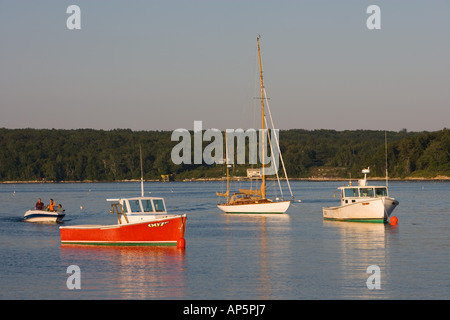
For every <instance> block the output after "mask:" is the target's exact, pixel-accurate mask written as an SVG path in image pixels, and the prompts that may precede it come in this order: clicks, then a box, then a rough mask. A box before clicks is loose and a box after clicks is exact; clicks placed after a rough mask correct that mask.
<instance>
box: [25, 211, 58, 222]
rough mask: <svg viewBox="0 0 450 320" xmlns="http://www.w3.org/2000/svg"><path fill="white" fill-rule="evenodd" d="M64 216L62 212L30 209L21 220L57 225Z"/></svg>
mask: <svg viewBox="0 0 450 320" xmlns="http://www.w3.org/2000/svg"><path fill="white" fill-rule="evenodd" d="M65 215H66V214H65V213H64V212H57V211H47V210H36V209H31V210H28V211H27V212H25V215H24V217H23V220H24V221H26V222H47V223H59V222H61V221H62V220H63V218H64V216H65Z"/></svg>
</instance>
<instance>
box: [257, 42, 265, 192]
mask: <svg viewBox="0 0 450 320" xmlns="http://www.w3.org/2000/svg"><path fill="white" fill-rule="evenodd" d="M259 38H260V36H259V35H258V37H257V39H256V40H257V43H258V57H259V79H260V83H261V129H262V134H261V145H262V147H261V151H262V157H261V158H262V159H261V161H262V182H261V197H262V198H263V199H265V198H266V175H265V168H264V167H265V152H266V149H265V143H264V138H265V132H264V83H263V71H262V64H261V50H260V47H259Z"/></svg>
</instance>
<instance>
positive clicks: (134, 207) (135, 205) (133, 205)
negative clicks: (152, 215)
mask: <svg viewBox="0 0 450 320" xmlns="http://www.w3.org/2000/svg"><path fill="white" fill-rule="evenodd" d="M129 204H130V209H131V212H141V206H140V205H139V200H130V201H129Z"/></svg>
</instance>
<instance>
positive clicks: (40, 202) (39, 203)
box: [35, 198, 44, 210]
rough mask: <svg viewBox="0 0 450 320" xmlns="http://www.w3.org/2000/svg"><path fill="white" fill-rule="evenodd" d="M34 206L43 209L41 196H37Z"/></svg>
mask: <svg viewBox="0 0 450 320" xmlns="http://www.w3.org/2000/svg"><path fill="white" fill-rule="evenodd" d="M35 208H36V210H42V209H44V203H43V202H42V201H41V198H39V199H38V202H36V205H35Z"/></svg>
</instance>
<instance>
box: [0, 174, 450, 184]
mask: <svg viewBox="0 0 450 320" xmlns="http://www.w3.org/2000/svg"><path fill="white" fill-rule="evenodd" d="M252 180H253V181H255V180H256V181H257V180H260V179H249V178H247V177H230V181H252ZM266 180H269V181H270V180H276V179H274V178H266ZM280 180H285V179H280ZM349 180H351V181H358V179H348V178H324V177H309V178H289V181H311V182H334V181H349ZM385 180H386V178H384V177H374V178H367V181H385ZM140 181H141V180H137V179H136V180H133V179H131V180H114V181H97V180H83V181H76V180H74V181H39V180H28V181H0V184H33V183H42V184H44V183H112V182H135V183H138V182H140ZM207 181H226V178H190V179H183V180H173V181H162V180H158V179H148V180H144V182H163V183H165V182H207ZM389 181H450V177H448V176H436V177H434V178H425V177H406V178H389Z"/></svg>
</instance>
